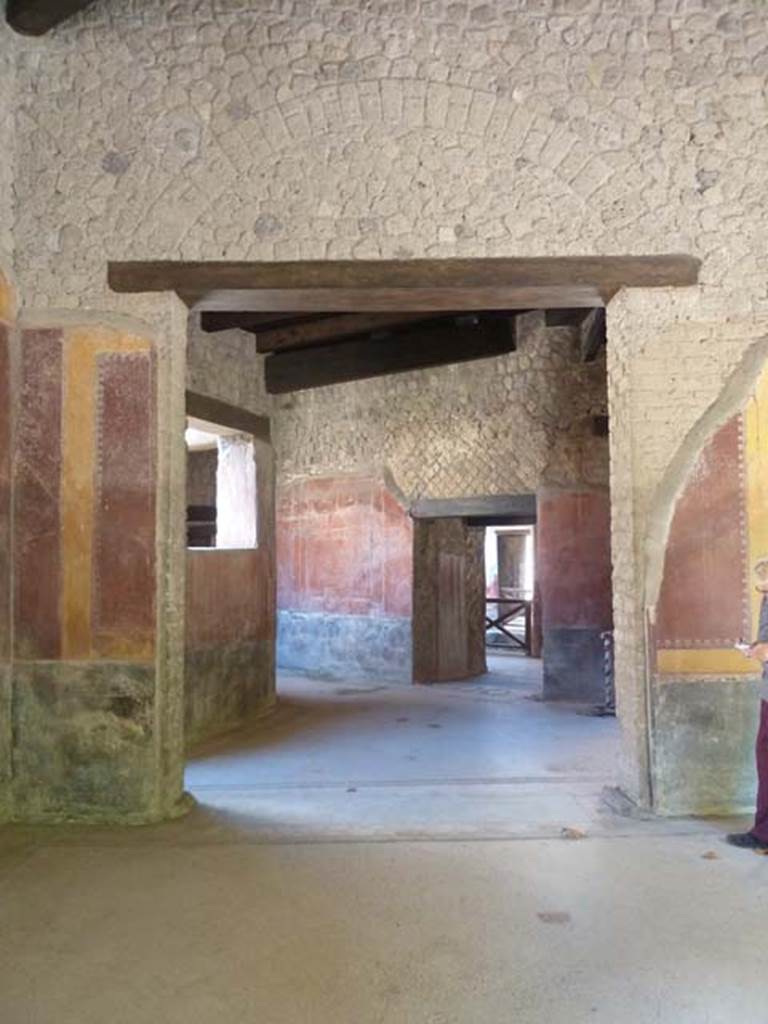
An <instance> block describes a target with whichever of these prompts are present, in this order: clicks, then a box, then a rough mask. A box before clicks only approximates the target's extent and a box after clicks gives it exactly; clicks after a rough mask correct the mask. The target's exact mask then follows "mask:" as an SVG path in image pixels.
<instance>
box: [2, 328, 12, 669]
mask: <svg viewBox="0 0 768 1024" xmlns="http://www.w3.org/2000/svg"><path fill="white" fill-rule="evenodd" d="M10 581H11V382H10V359H9V352H8V328H7V327H6V325H5V324H3V323H0V659H2V660H3V661H7V660H8V659H9V658H10V656H11V649H10V647H11V622H10V616H11V582H10Z"/></svg>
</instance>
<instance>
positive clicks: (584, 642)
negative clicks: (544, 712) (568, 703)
mask: <svg viewBox="0 0 768 1024" xmlns="http://www.w3.org/2000/svg"><path fill="white" fill-rule="evenodd" d="M600 632H601V631H600V630H599V629H570V628H568V629H566V628H564V627H556V628H552V627H550V628H548V629H545V630H544V645H543V648H542V669H543V674H544V687H543V691H542V693H543V697H544V700H577V701H587V702H589V703H590V704H600V703H602V700H603V696H604V692H605V691H604V687H605V681H604V680H605V676H604V672H603V642H602V640H601V639H600Z"/></svg>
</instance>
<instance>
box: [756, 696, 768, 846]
mask: <svg viewBox="0 0 768 1024" xmlns="http://www.w3.org/2000/svg"><path fill="white" fill-rule="evenodd" d="M755 758H756V760H757V810H756V812H755V824H754V825H753V827H752V834H753V835H755V836H757V838H758V839H762V840H763V842H765V843H768V700H761V701H760V728H759V729H758V730H757V744H756V746H755Z"/></svg>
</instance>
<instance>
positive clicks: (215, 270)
mask: <svg viewBox="0 0 768 1024" xmlns="http://www.w3.org/2000/svg"><path fill="white" fill-rule="evenodd" d="M699 266H700V261H699V260H697V259H694V258H693V257H691V256H680V255H668V256H611V257H599V256H584V257H578V256H569V257H538V258H531V259H507V258H499V259H448V260H431V259H430V260H373V261H363V260H325V261H310V262H303V263H301V262H299V263H278V262H274V263H248V262H245V263H232V262H206V263H183V262H164V261H161V262H151V261H148V262H127V263H110V264H109V269H108V278H109V284H110V287H111V288H112V289H114V291H117V292H131V293H133V292H154V291H175V292H176V293H177V294H178V295H180V296H182V297H183V298H184V301H186V302H187V303H188V304H189V305H198V306H199V308H201V309H207V310H219V311H227V310H233V311H252V312H269V311H273V310H274V311H278V312H280V311H286V312H303V311H307V312H342V313H343V312H359V313H374V312H382V313H384V312H419V311H422V310H441V311H450V310H452V309H532V308H539V309H547V308H557V307H568V308H574V307H594V306H602V305H605V304H606V302H608V301H609V300H610V298H611V297H612V296H613V295H614V294H615V293H616V291H618V289H620V288H656V287H681V286H686V285H693V284H696V282H697V279H698V271H699Z"/></svg>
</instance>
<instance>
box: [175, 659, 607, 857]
mask: <svg viewBox="0 0 768 1024" xmlns="http://www.w3.org/2000/svg"><path fill="white" fill-rule="evenodd" d="M488 663H489V672H488V673H487V674H486V675H483V676H480V677H478V678H477V679H475V680H472V681H470V682H461V683H440V684H437V685H433V686H407V685H398V684H391V683H390V684H387V683H377V682H375V681H370V680H366V681H354V680H351V681H344V682H338V681H330V680H322V679H315V678H309V677H302V676H297V675H287V674H282V675H281V676H280V677H279V678H278V694H279V704H278V708H277V709H276V710H275V711H274V712H272V714H270V715H268V716H266V717H265V718H263V719H261V720H260V721H257V722H255V723H254V724H253V725H251V726H250V727H249V728H246V729H243V730H240V731H238V732H235V733H232V734H230V735H228V736H225V737H223V738H220V739H217V740H214V741H211V742H209V743H207V744H206V745H205V746H204V747H202V748H199V749H198V750H197V751H196V752H195V756H194V759H193V760H192V762H191V763H190V765H189V767H188V770H187V788H188V789H189V790H190V791H191V792H192V793H193V794H194V796H195V797H196V799H197V800H198V801H199V802H200V803H201V804H202V805H204V806H208V807H211V808H215V809H217V810H220V811H228V812H234V813H241V814H245V815H247V816H248V817H249V819H250V820H251V821H253V822H258V827H259V829H260V831H261V832H262V833H263V834H264V835H269V836H272V837H277V836H282V835H289V836H293V835H302V836H305V837H308V838H310V837H323V838H329V837H337V838H344V837H348V836H357V837H360V836H377V837H386V836H398V837H403V836H410V837H413V838H428V837H446V836H451V837H456V838H464V837H477V836H481V837H484V838H489V837H500V836H517V835H537V836H542V835H559V834H560V830H561V829H562V828H563V827H570V826H575V827H579V828H586V827H587V826H588V827H590V828H593V827H596V826H598V827H602V825H600V823H599V818H600V815H599V810H600V806H601V797H602V790H603V788H604V787H606V786H611V785H615V784H616V782H617V779H618V764H617V757H618V728H617V725H616V721H615V720H614V719H612V718H595V717H593V716H591V715H589V714H588V713H587V712H588V710H589V709H588V708H587V707H585V706H583V705H573V704H544V703H542V702H541V701H540V700H538V695H539V694H540V692H541V662H540V661H538V660H534V659H528V658H525V657H520V656H515V655H503V654H502V655H494V656H491V657H490V658H489V662H488Z"/></svg>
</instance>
